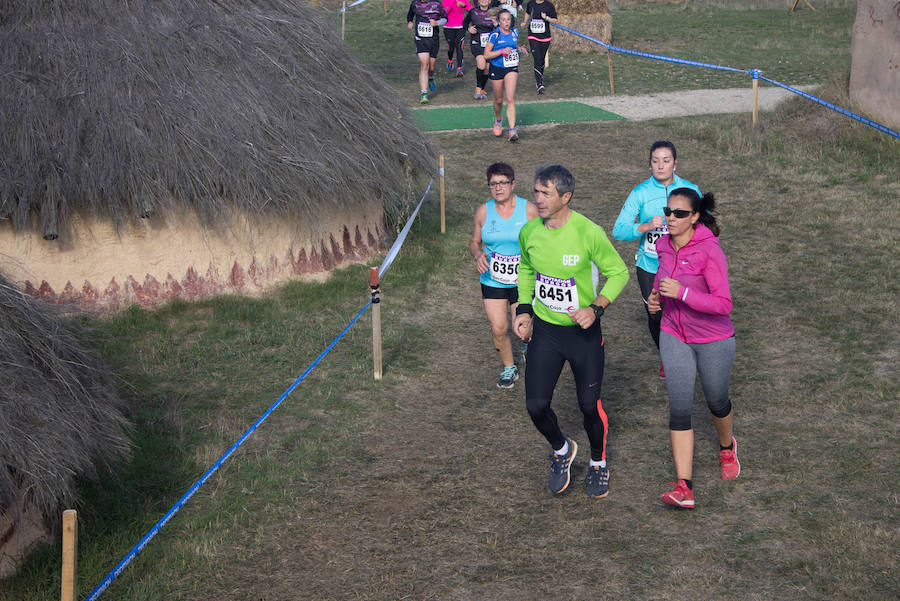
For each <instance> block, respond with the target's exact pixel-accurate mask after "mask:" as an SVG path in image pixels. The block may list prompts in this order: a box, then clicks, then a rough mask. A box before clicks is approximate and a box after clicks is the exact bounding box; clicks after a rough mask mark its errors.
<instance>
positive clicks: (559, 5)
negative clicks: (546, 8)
mask: <svg viewBox="0 0 900 601" xmlns="http://www.w3.org/2000/svg"><path fill="white" fill-rule="evenodd" d="M550 1H551V2H553V6H555V7H556V12H558V13H559V14H560V15H563V14H567V15H587V14H593V13H609V2H608V0H550Z"/></svg>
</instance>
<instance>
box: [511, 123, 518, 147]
mask: <svg viewBox="0 0 900 601" xmlns="http://www.w3.org/2000/svg"><path fill="white" fill-rule="evenodd" d="M509 141H510V142H512V143H513V144H515V143H516V142H518V141H519V132H517V131H516V128H515V127H510V128H509Z"/></svg>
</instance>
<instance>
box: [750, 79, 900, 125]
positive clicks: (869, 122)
mask: <svg viewBox="0 0 900 601" xmlns="http://www.w3.org/2000/svg"><path fill="white" fill-rule="evenodd" d="M759 78H760V79H762V80H763V81H767V82H769V83H771V84H774V85H776V86H778V87H781V88H784V89H785V90H788V91H790V92H793V93H794V94H797V95H799V96H803V97H804V98H806V99H807V100H812V101H813V102H815V103H818V104H821V105H822V106H824V107H827V108H830V109H831V110H833V111H836V112H838V113H840V114H842V115H845V116H847V117H850V118H851V119H855V120H857V121H859V122H860V123H864V124H866V125H868V126H869V127H872V128H875V129H877V130H878V131H880V132H883V133H886V134H888V135H889V136H894V137H895V138H900V132H898V131H894V130H893V129H891V128H890V127H888V126H886V125H882V124H881V123H878V122H877V121H872V120H871V119H867V118H865V117H863V116H862V115H858V114H856V113H854V112H853V111H850V110H847V109H845V108H843V107H840V106H838V105H836V104H832V103H830V102H828V101H827V100H822V99H821V98H818V97H817V96H813V95H812V94H808V93H806V92H804V91H803V90H798V89H797V88H792V87H791V86H789V85H787V84H783V83H781V82H780V81H775V80H774V79H769V78H768V77H763V76H762V75H760V76H759Z"/></svg>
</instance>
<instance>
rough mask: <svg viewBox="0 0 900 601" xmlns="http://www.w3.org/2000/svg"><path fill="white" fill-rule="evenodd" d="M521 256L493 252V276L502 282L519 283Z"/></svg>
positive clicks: (495, 279)
mask: <svg viewBox="0 0 900 601" xmlns="http://www.w3.org/2000/svg"><path fill="white" fill-rule="evenodd" d="M519 256H520V255H501V254H499V253H491V278H492V279H493V280H494V281H495V282H500V283H501V284H518V283H519Z"/></svg>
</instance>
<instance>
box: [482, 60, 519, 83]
mask: <svg viewBox="0 0 900 601" xmlns="http://www.w3.org/2000/svg"><path fill="white" fill-rule="evenodd" d="M518 72H519V68H518V67H509V68H506V67H498V66H496V65H494V64H493V63H492V64H491V70H490V71H489V72H488V79H493V80H494V81H498V80H501V79H503V78H504V77H506V74H507V73H518Z"/></svg>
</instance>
